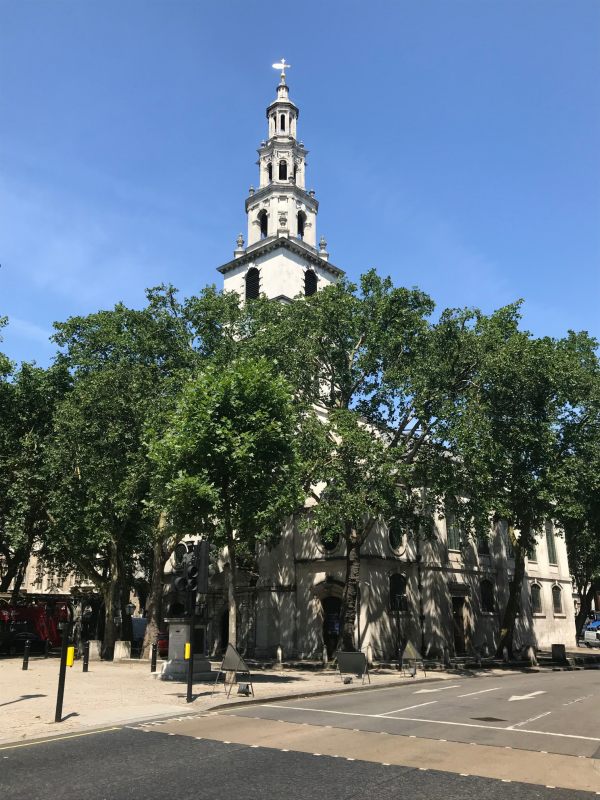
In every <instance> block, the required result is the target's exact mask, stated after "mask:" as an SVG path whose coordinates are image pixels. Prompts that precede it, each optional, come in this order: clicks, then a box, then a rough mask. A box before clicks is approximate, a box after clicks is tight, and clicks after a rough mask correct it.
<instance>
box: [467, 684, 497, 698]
mask: <svg viewBox="0 0 600 800" xmlns="http://www.w3.org/2000/svg"><path fill="white" fill-rule="evenodd" d="M499 688H500V687H499V686H496V688H495V689H481V690H480V691H479V692H468V693H467V694H459V695H458V697H473V695H474V694H485V693H486V692H497V691H498V689H499Z"/></svg>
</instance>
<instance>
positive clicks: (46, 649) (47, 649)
mask: <svg viewBox="0 0 600 800" xmlns="http://www.w3.org/2000/svg"><path fill="white" fill-rule="evenodd" d="M49 655H50V639H46V641H45V642H44V658H48V656H49Z"/></svg>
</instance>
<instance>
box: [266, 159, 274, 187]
mask: <svg viewBox="0 0 600 800" xmlns="http://www.w3.org/2000/svg"><path fill="white" fill-rule="evenodd" d="M267 176H268V178H269V183H270V182H271V181H272V180H273V164H271V162H270V161H269V163H268V165H267Z"/></svg>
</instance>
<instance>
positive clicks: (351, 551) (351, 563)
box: [341, 529, 362, 651]
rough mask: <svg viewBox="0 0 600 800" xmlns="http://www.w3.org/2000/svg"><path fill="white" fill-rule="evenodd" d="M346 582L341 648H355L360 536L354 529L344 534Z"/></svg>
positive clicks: (348, 649)
mask: <svg viewBox="0 0 600 800" xmlns="http://www.w3.org/2000/svg"><path fill="white" fill-rule="evenodd" d="M346 542H347V552H346V582H345V585H344V594H343V596H342V611H341V618H342V619H341V622H342V650H345V651H352V650H356V647H355V644H354V626H355V623H356V600H357V596H358V585H359V580H360V546H361V544H362V540H361V537H360V536H359V535H358V533H357V531H356V530H355V529H351V531H350V534H349V535H347V536H346Z"/></svg>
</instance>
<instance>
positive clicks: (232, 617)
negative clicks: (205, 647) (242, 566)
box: [227, 531, 237, 647]
mask: <svg viewBox="0 0 600 800" xmlns="http://www.w3.org/2000/svg"><path fill="white" fill-rule="evenodd" d="M227 548H228V550H229V576H228V577H229V580H228V581H227V602H228V604H229V644H232V645H233V646H234V647H237V597H236V586H237V566H236V563H235V539H234V538H233V533H232V532H231V531H228V532H227Z"/></svg>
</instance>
